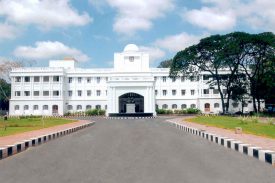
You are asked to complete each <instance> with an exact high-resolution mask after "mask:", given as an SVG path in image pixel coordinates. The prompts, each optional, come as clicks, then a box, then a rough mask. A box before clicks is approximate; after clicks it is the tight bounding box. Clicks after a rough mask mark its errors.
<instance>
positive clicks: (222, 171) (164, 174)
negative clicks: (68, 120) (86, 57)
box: [0, 119, 275, 183]
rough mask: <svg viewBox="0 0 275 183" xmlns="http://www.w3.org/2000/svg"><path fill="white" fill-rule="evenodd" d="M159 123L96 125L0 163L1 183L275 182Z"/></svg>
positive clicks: (268, 173)
mask: <svg viewBox="0 0 275 183" xmlns="http://www.w3.org/2000/svg"><path fill="white" fill-rule="evenodd" d="M161 120H164V119H152V120H97V122H96V124H95V125H94V126H92V127H90V128H87V129H84V130H81V131H78V132H76V133H74V134H70V135H68V136H64V137H62V138H59V139H56V140H53V141H50V142H48V143H46V144H43V145H40V146H38V147H34V148H30V149H29V150H27V151H25V152H22V153H20V154H17V155H15V156H13V157H10V158H7V159H4V160H2V161H0V182H1V183H2V182H3V183H17V182H20V183H84V182H85V183H86V182H87V183H189V182H190V183H191V182H192V183H204V182H209V183H231V182H234V183H235V182H238V183H240V182H249V183H265V182H268V183H271V182H272V183H274V182H275V169H274V168H272V167H271V166H270V165H268V164H266V163H263V162H260V161H259V160H256V159H254V158H251V157H248V156H244V155H242V154H240V153H238V152H234V151H232V150H229V149H226V148H224V147H221V146H219V145H217V144H215V143H211V142H209V141H207V140H205V139H202V138H200V137H198V136H195V135H191V134H188V133H185V132H183V131H179V130H178V129H176V128H174V127H172V126H170V125H169V124H166V123H162V122H161Z"/></svg>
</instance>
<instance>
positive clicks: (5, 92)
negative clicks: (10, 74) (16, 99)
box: [0, 79, 11, 110]
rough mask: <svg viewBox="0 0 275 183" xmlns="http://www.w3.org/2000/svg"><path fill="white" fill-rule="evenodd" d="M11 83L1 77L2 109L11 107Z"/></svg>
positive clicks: (0, 104) (0, 105) (0, 108)
mask: <svg viewBox="0 0 275 183" xmlns="http://www.w3.org/2000/svg"><path fill="white" fill-rule="evenodd" d="M10 92H11V85H10V84H9V83H7V82H6V81H5V80H4V79H0V110H8V109H9V98H10Z"/></svg>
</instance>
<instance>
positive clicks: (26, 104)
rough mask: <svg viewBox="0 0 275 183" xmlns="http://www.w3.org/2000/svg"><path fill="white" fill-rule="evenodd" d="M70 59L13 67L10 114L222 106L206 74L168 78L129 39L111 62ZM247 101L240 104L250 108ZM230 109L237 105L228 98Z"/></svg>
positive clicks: (218, 108)
mask: <svg viewBox="0 0 275 183" xmlns="http://www.w3.org/2000/svg"><path fill="white" fill-rule="evenodd" d="M76 65H77V62H76V61H75V60H74V59H64V60H51V61H50V62H49V67H43V68H16V69H13V70H12V71H11V73H10V76H11V79H12V88H11V100H10V111H9V112H10V115H64V114H65V113H67V112H76V111H85V110H87V109H93V108H101V109H105V110H106V114H107V115H115V114H118V113H123V114H128V113H139V114H143V115H156V112H155V109H156V108H159V109H161V108H162V109H173V110H176V109H185V108H190V107H192V108H198V109H200V110H201V111H202V112H207V113H209V112H211V113H218V112H220V111H222V109H221V100H220V97H219V93H218V91H217V90H216V89H210V88H209V85H208V84H207V83H206V82H207V79H208V78H207V75H206V74H204V73H201V74H200V75H199V76H198V77H195V78H193V79H192V78H191V80H190V79H187V78H185V77H184V76H180V77H178V78H174V79H171V78H169V77H168V76H169V69H167V68H164V69H163V68H161V69H160V68H150V67H149V54H148V53H145V52H142V51H139V49H138V47H137V46H136V45H134V44H129V45H127V46H126V47H125V48H124V51H123V52H121V53H115V54H114V68H106V69H87V68H85V69H83V68H77V67H76ZM250 109H252V104H251V103H248V104H247V105H246V106H245V111H250ZM230 110H231V111H241V105H240V104H238V103H233V105H231V107H230Z"/></svg>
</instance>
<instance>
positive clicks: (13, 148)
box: [0, 122, 95, 160]
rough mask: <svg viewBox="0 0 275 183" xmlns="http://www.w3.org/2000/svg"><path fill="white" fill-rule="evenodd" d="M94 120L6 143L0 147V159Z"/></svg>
mask: <svg viewBox="0 0 275 183" xmlns="http://www.w3.org/2000/svg"><path fill="white" fill-rule="evenodd" d="M94 123H95V122H90V123H86V124H83V125H78V126H76V127H73V128H67V129H64V130H61V131H56V132H53V133H49V134H47V135H42V136H38V137H35V138H31V139H28V140H23V141H21V142H17V143H15V144H12V145H7V146H5V147H2V148H0V160H2V159H4V158H7V157H9V156H12V155H15V154H17V153H20V152H22V151H25V150H27V149H28V148H29V147H34V146H38V145H40V144H43V143H46V142H48V141H50V140H54V139H56V138H58V137H62V136H64V135H68V134H70V133H73V132H76V131H78V130H81V129H84V128H87V127H89V126H92V125H94Z"/></svg>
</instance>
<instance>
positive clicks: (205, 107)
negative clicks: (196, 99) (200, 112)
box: [204, 103, 210, 112]
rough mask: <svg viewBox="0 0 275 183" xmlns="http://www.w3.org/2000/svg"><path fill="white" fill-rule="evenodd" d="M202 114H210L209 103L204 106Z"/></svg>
mask: <svg viewBox="0 0 275 183" xmlns="http://www.w3.org/2000/svg"><path fill="white" fill-rule="evenodd" d="M204 112H210V104H209V103H205V104H204Z"/></svg>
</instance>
